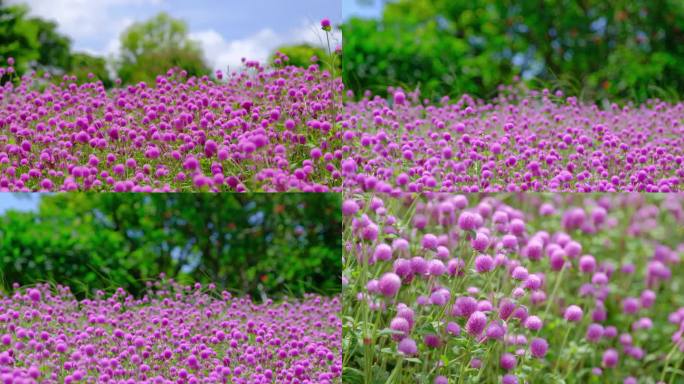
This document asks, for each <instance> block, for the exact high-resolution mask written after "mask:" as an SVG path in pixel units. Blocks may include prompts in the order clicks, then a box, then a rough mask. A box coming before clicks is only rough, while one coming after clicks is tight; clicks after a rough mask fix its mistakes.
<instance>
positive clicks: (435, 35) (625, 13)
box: [343, 0, 684, 100]
mask: <svg viewBox="0 0 684 384" xmlns="http://www.w3.org/2000/svg"><path fill="white" fill-rule="evenodd" d="M343 34H344V52H345V54H344V59H343V60H344V81H345V85H346V86H347V88H350V89H352V90H354V91H355V92H356V93H357V95H358V94H360V92H361V91H363V90H365V89H371V90H373V91H376V92H379V93H382V92H384V91H385V90H386V88H387V86H388V85H394V86H403V87H405V88H411V89H412V88H414V87H420V89H421V91H422V92H423V94H424V96H426V97H431V98H438V97H441V96H442V95H450V96H456V97H458V96H460V95H461V94H463V93H470V94H473V95H476V96H479V97H485V98H487V97H491V96H493V95H494V94H496V92H497V87H498V86H499V85H501V84H508V83H510V82H511V80H512V79H513V77H514V76H522V77H523V78H525V79H529V80H533V79H534V80H535V81H534V82H533V83H532V84H533V85H535V84H536V85H538V86H551V87H556V86H557V87H560V88H563V89H564V90H565V91H567V93H569V94H575V95H584V96H586V97H588V98H592V99H595V98H601V97H606V96H608V97H617V98H629V99H635V100H644V99H645V98H648V97H652V96H663V93H669V92H671V91H674V93H677V92H678V93H680V94H681V93H683V92H684V44H682V43H681V42H682V41H684V2H682V1H680V0H618V1H606V0H582V1H576V0H521V1H509V0H396V1H390V2H387V3H386V5H385V8H384V12H383V15H382V17H381V18H380V19H379V20H364V19H359V18H351V19H350V20H349V21H348V22H346V23H345V25H344V26H343Z"/></svg>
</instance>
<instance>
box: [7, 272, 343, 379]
mask: <svg viewBox="0 0 684 384" xmlns="http://www.w3.org/2000/svg"><path fill="white" fill-rule="evenodd" d="M149 288H150V289H149V292H148V294H147V295H145V296H144V297H142V298H140V299H136V298H134V297H133V296H131V295H129V294H127V293H126V292H125V291H124V290H123V289H118V290H117V291H116V292H115V293H113V294H112V295H106V294H105V293H103V292H101V291H99V292H98V293H97V294H96V295H95V297H92V298H87V299H83V300H77V299H76V298H75V297H74V296H73V295H72V294H71V292H70V290H69V289H68V288H66V287H62V286H57V287H50V286H47V285H38V286H36V287H34V288H27V289H19V288H16V289H15V290H14V292H12V293H11V294H10V295H9V296H3V295H0V381H2V382H3V383H17V384H18V383H155V384H156V383H160V384H161V383H188V384H190V383H244V384H247V383H274V382H277V383H302V384H303V383H340V382H341V372H342V362H341V359H340V358H341V340H340V337H341V335H340V332H339V330H340V327H341V322H340V318H339V311H340V309H341V308H340V307H341V302H340V299H339V297H337V298H324V297H319V296H316V295H308V296H306V297H304V298H303V299H301V300H289V301H288V300H286V301H283V302H272V301H270V300H269V301H266V302H264V303H261V304H259V303H255V302H252V301H251V300H250V299H247V298H240V297H233V296H232V295H231V294H230V293H228V292H216V290H215V289H214V288H213V287H212V286H208V287H206V288H203V287H202V286H201V285H199V284H196V285H195V286H194V287H192V286H181V285H178V284H177V283H174V282H173V281H172V280H169V279H163V280H161V281H159V282H157V283H152V284H150V286H149Z"/></svg>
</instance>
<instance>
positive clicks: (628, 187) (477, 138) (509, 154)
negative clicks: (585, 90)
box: [341, 86, 684, 193]
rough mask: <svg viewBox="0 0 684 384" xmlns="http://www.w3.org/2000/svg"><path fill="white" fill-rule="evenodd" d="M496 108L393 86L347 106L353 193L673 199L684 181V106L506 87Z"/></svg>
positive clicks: (346, 164) (347, 164) (347, 165)
mask: <svg viewBox="0 0 684 384" xmlns="http://www.w3.org/2000/svg"><path fill="white" fill-rule="evenodd" d="M500 91H501V94H500V96H499V97H498V98H496V99H493V100H492V101H491V102H483V101H481V100H475V99H472V98H470V97H468V96H464V97H462V98H461V99H460V100H458V101H456V102H452V101H449V99H448V98H444V99H443V100H442V103H440V104H432V103H430V102H428V101H427V100H426V101H423V100H421V98H420V97H421V96H420V94H419V93H418V92H414V93H410V94H406V93H405V92H404V91H402V90H400V89H392V88H390V93H391V94H392V95H393V97H392V99H391V100H385V99H382V98H378V97H373V96H372V95H371V94H370V93H367V94H366V97H365V98H363V99H362V100H361V101H359V102H354V103H349V104H347V105H346V113H347V114H346V115H345V117H346V118H348V121H349V122H350V123H351V124H350V126H351V127H354V128H352V129H350V130H348V131H346V132H344V133H343V138H344V144H345V148H346V150H343V151H344V152H345V159H344V160H343V161H342V163H341V167H342V172H343V174H344V175H345V187H346V188H347V189H350V190H354V191H380V192H390V191H394V192H397V191H404V192H420V191H441V192H466V193H473V192H480V191H485V192H516V191H542V192H546V191H553V192H569V191H574V192H611V191H638V192H672V191H678V190H681V183H682V180H683V178H684V166H683V165H682V162H683V161H684V104H682V103H679V104H668V103H664V102H658V101H652V102H649V103H645V104H642V105H636V106H635V105H629V106H624V107H620V106H618V105H616V104H613V105H611V106H609V107H607V108H603V107H599V106H597V105H594V104H586V103H581V102H580V101H578V99H577V98H575V97H563V94H562V93H560V92H558V93H555V94H552V93H550V92H548V91H543V92H537V91H529V90H521V89H519V88H518V87H517V86H510V87H500Z"/></svg>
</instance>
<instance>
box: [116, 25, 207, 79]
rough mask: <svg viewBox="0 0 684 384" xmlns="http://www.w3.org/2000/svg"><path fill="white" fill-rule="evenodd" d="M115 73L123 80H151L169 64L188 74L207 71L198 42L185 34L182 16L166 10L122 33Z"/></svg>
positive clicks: (201, 73)
mask: <svg viewBox="0 0 684 384" xmlns="http://www.w3.org/2000/svg"><path fill="white" fill-rule="evenodd" d="M117 66H118V68H117V73H118V76H119V78H121V80H122V81H123V82H124V83H134V82H139V81H146V82H153V81H154V79H155V77H156V76H157V75H159V74H160V73H164V72H166V71H167V70H168V69H170V68H175V67H178V68H182V69H184V70H185V71H187V73H188V75H190V76H201V75H205V74H208V73H209V72H210V70H209V67H208V66H207V64H206V62H205V60H204V57H203V53H202V49H201V48H200V46H199V44H198V43H197V42H195V41H193V40H191V39H190V38H189V37H188V27H187V25H186V24H185V22H183V21H182V20H179V19H174V18H172V17H171V16H170V15H169V14H167V13H164V12H162V13H159V14H158V15H157V16H155V17H153V18H152V19H150V20H147V21H145V22H138V23H134V24H133V25H131V26H130V27H128V28H127V29H126V30H125V31H124V32H123V33H122V35H121V58H120V60H119V62H118V63H117Z"/></svg>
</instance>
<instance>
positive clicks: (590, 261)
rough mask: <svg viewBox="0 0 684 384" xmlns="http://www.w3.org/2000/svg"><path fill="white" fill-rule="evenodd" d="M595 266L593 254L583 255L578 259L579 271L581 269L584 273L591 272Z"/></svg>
mask: <svg viewBox="0 0 684 384" xmlns="http://www.w3.org/2000/svg"><path fill="white" fill-rule="evenodd" d="M595 268H596V259H594V256H592V255H584V256H582V257H580V260H579V269H580V271H582V272H584V273H591V272H594V269H595Z"/></svg>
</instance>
